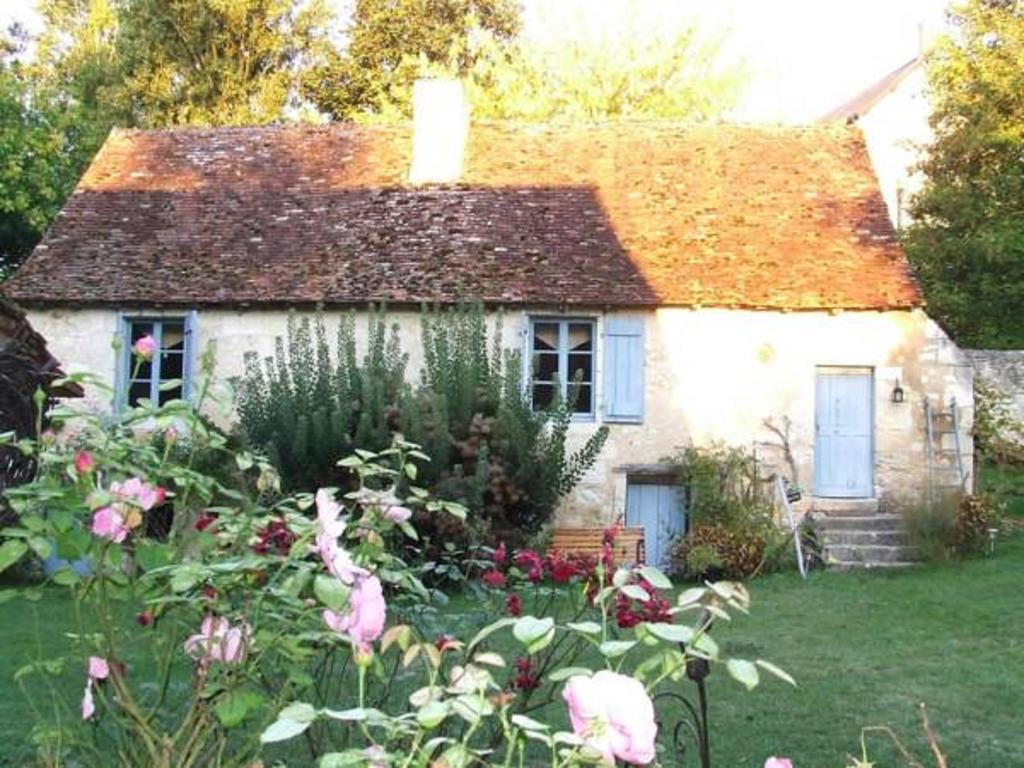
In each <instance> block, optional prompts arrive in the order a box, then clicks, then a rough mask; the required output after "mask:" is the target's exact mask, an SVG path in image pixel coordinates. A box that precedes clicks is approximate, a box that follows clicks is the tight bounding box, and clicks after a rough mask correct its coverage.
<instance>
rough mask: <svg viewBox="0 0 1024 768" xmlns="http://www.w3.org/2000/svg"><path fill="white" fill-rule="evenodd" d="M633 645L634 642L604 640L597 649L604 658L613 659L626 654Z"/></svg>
mask: <svg viewBox="0 0 1024 768" xmlns="http://www.w3.org/2000/svg"><path fill="white" fill-rule="evenodd" d="M634 645H636V640H606V641H605V642H603V643H601V645H600V646H599V648H600V650H601V653H602V654H603V655H604V656H605V658H608V659H614V658H618V657H619V656H622V655H624V654H626V653H628V652H629V650H630V649H631V648H632V647H633V646H634Z"/></svg>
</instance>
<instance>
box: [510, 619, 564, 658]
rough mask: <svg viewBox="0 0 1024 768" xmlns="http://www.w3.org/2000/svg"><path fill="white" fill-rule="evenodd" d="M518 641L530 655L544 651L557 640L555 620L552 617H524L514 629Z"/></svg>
mask: <svg viewBox="0 0 1024 768" xmlns="http://www.w3.org/2000/svg"><path fill="white" fill-rule="evenodd" d="M512 634H513V635H515V638H516V640H518V641H519V642H520V643H522V644H523V645H525V646H526V650H527V652H528V653H537V651H540V650H543V649H544V648H545V647H546V646H547V645H548V644H549V643H550V642H551V641H552V640H554V638H555V620H554V619H553V618H551V617H550V616H546V617H544V618H543V619H538V618H536V617H535V616H523V617H522V618H521V619H517V620H516V623H515V625H514V626H513V627H512Z"/></svg>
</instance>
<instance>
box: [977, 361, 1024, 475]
mask: <svg viewBox="0 0 1024 768" xmlns="http://www.w3.org/2000/svg"><path fill="white" fill-rule="evenodd" d="M974 444H975V447H976V448H977V450H978V452H979V453H980V454H981V455H982V457H983V458H984V459H985V460H986V461H989V462H991V463H993V464H997V465H1001V466H1007V465H1008V466H1020V467H1024V424H1022V423H1021V422H1020V421H1018V420H1017V419H1015V418H1014V417H1013V414H1012V413H1011V411H1010V401H1009V397H1007V395H1006V393H1005V392H1003V391H1002V390H1000V389H999V388H998V387H996V386H995V385H994V384H991V383H990V382H987V381H985V380H984V379H981V378H980V377H979V378H978V379H977V380H976V381H975V383H974Z"/></svg>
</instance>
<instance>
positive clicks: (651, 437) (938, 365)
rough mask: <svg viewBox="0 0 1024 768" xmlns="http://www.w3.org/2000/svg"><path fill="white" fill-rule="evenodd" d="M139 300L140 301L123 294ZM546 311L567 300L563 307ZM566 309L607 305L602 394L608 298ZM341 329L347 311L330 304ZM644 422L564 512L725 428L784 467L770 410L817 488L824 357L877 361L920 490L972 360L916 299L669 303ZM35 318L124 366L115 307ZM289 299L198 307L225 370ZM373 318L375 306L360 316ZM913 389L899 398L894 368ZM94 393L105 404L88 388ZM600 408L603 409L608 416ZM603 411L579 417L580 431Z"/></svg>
mask: <svg viewBox="0 0 1024 768" xmlns="http://www.w3.org/2000/svg"><path fill="white" fill-rule="evenodd" d="M126 309H130V308H126ZM538 314H547V315H550V314H558V313H557V312H555V311H554V310H552V311H549V312H538ZM570 316H586V317H596V318H597V319H598V349H597V357H596V370H595V381H596V382H597V406H598V412H599V413H600V408H601V397H602V391H601V382H602V362H603V361H602V357H603V349H602V344H601V339H600V333H601V329H602V317H603V314H602V312H600V311H596V310H595V311H593V312H586V311H577V312H573V313H572V314H571V315H570ZM326 317H327V321H328V329H327V330H328V338H329V340H332V342H333V337H334V332H335V329H336V324H337V318H338V313H328V314H327V315H326ZM645 317H646V370H645V413H644V422H643V423H642V424H638V425H626V424H613V425H610V431H611V434H610V437H609V440H608V442H607V444H606V446H605V449H604V451H603V452H602V454H601V456H600V458H599V460H598V463H597V465H596V466H595V468H594V469H593V470H592V471H591V472H590V473H589V474H588V476H587V477H586V478H585V479H584V481H583V482H582V483H581V484H580V485H579V486H578V487H577V489H576V491H575V492H574V493H573V494H572V496H571V497H570V498H569V499H567V500H566V502H565V504H564V505H563V509H562V510H561V513H560V515H561V517H560V519H561V520H562V522H564V523H566V524H582V523H587V524H589V523H597V522H605V521H610V520H612V519H614V518H615V517H616V516H617V515H619V514H621V513H622V512H623V511H624V505H625V489H626V482H627V477H628V470H627V468H628V467H631V466H636V465H653V464H658V463H659V462H661V461H662V460H663V459H664V458H666V457H668V456H670V455H671V454H672V453H673V452H674V451H675V450H676V449H677V447H679V446H682V445H685V444H688V443H690V442H697V443H706V442H709V441H712V440H720V441H723V442H725V443H728V444H732V445H743V446H746V447H750V448H756V449H757V451H758V453H759V455H761V456H762V457H763V458H764V460H765V461H766V462H768V463H771V464H773V465H776V466H778V467H779V468H780V469H782V470H783V471H784V472H785V473H786V474H789V473H788V469H786V468H785V467H784V465H783V464H782V462H781V456H780V451H779V450H778V449H777V448H773V447H772V446H771V445H770V443H773V442H775V438H774V437H773V435H772V434H771V433H770V432H769V431H768V430H767V429H766V427H765V426H764V423H763V422H764V420H765V419H766V418H770V419H772V420H774V421H775V422H776V423H778V424H781V423H782V421H783V418H785V417H788V418H789V419H790V421H791V435H790V440H791V448H792V450H793V452H794V455H795V458H796V462H797V469H798V473H799V477H798V478H797V479H798V480H799V482H800V483H801V484H802V485H803V487H804V488H805V491H807V492H808V494H810V493H811V492H813V476H814V474H813V462H814V415H815V395H814V392H815V388H814V387H815V374H816V368H817V366H822V365H828V366H869V367H871V368H873V369H874V379H875V398H874V399H875V403H874V404H875V485H876V496H878V497H880V498H883V499H884V498H887V497H903V498H906V497H911V496H914V495H917V494H919V493H922V492H923V491H924V488H925V485H924V483H925V478H926V466H927V465H926V456H927V453H926V450H925V424H924V411H923V398H924V397H925V396H927V397H929V398H930V400H931V403H932V405H933V406H935V407H940V408H944V407H947V406H948V404H949V402H950V400H951V399H952V398H954V397H955V398H956V401H957V403H958V404H959V406H960V408H961V417H962V419H961V431H962V434H961V439H962V441H963V445H964V452H965V458H966V460H967V462H968V464H969V462H970V455H971V450H970V429H971V423H972V418H973V368H972V366H971V363H970V361H969V360H968V359H967V358H966V357H965V355H964V354H963V353H962V352H961V351H960V350H959V349H958V348H957V347H956V346H955V345H954V344H953V343H952V342H951V341H950V340H949V338H948V337H947V336H946V335H945V334H944V333H943V332H942V330H941V329H940V328H939V327H938V326H937V325H936V324H935V323H934V322H933V321H931V320H930V319H929V318H928V317H927V315H925V314H924V313H923V312H921V311H913V312H841V313H837V314H830V313H826V312H793V313H785V312H754V311H741V310H716V309H699V310H690V309H671V308H667V309H660V310H657V311H655V312H647V313H646V314H645ZM525 318H526V315H525V314H524V313H523V312H521V311H510V312H506V313H505V314H504V325H503V328H504V332H503V338H504V340H505V343H506V345H507V346H510V347H517V348H518V347H519V346H520V345H521V344H522V336H521V329H522V328H523V326H524V323H525ZM30 320H31V322H32V324H33V325H34V326H35V328H36V329H38V330H39V331H40V332H41V333H42V334H43V335H44V336H45V337H46V338H47V341H48V344H49V348H50V350H51V351H52V352H53V354H54V355H55V356H56V357H57V358H58V359H59V360H61V362H62V363H63V364H64V366H65V369H66V370H68V371H77V370H90V371H92V372H94V373H96V374H98V375H100V376H101V377H103V378H104V379H106V380H108V381H110V380H112V378H113V375H114V359H115V358H114V351H113V348H112V346H111V340H112V338H113V335H114V333H115V331H116V325H117V313H116V312H114V311H112V310H93V309H90V310H59V309H47V310H36V311H33V312H30ZM287 321H288V313H287V312H286V311H266V310H253V311H229V310H220V309H217V310H200V312H199V335H200V343H201V345H203V346H205V345H206V344H208V343H210V342H214V343H215V344H216V358H217V376H218V377H219V379H220V380H221V382H224V381H226V380H227V379H228V378H230V377H232V376H236V375H238V374H240V373H241V372H242V371H243V356H244V354H245V353H246V352H247V351H255V352H257V353H259V354H260V355H261V356H266V355H271V354H273V350H274V338H275V337H276V336H280V335H283V334H284V332H285V329H286V326H287ZM390 321H391V322H394V323H397V324H398V326H399V328H400V333H401V337H402V342H403V349H404V350H405V351H407V352H408V353H409V354H410V362H409V367H408V373H409V376H410V378H411V379H413V380H415V379H416V378H418V376H419V370H420V367H421V364H422V350H421V347H420V344H419V323H420V318H419V313H418V312H414V311H395V312H392V313H391V314H390ZM356 327H357V330H362V329H364V328H365V313H360V316H359V318H358V319H357V326H356ZM897 380H899V382H900V385H901V386H902V388H903V389H904V391H905V394H906V400H905V402H904V403H901V404H895V403H893V402H891V393H892V390H893V387H894V386H895V384H896V381H897ZM88 402H89V404H90V405H91V406H94V407H109V404H106V403H105V402H104V398H103V397H101V396H98V395H97V394H96V393H95V392H90V393H89V400H88ZM599 421H600V420H599V419H598V422H597V423H599ZM595 428H596V423H595V422H583V423H580V424H578V425H575V426H574V427H573V437H574V440H575V442H576V443H577V444H578V443H580V442H582V441H583V440H585V439H586V437H587V436H588V435H589V434H591V433H592V431H593V430H594V429H595Z"/></svg>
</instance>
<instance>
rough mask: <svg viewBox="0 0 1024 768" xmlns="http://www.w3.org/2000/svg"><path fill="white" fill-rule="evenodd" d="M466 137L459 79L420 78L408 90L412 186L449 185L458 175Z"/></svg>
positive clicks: (466, 117) (465, 110)
mask: <svg viewBox="0 0 1024 768" xmlns="http://www.w3.org/2000/svg"><path fill="white" fill-rule="evenodd" d="M468 135H469V108H468V107H467V105H466V94H465V91H464V90H463V88H462V83H461V82H460V81H459V80H452V79H447V78H446V79H441V78H430V79H420V80H417V81H416V82H415V83H414V84H413V89H412V168H411V169H410V170H409V180H410V181H411V182H413V183H414V184H450V183H452V182H456V181H458V180H459V177H460V176H461V175H462V160H463V156H464V155H465V151H466V139H467V137H468Z"/></svg>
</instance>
